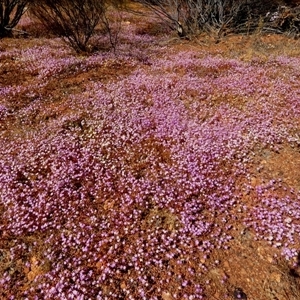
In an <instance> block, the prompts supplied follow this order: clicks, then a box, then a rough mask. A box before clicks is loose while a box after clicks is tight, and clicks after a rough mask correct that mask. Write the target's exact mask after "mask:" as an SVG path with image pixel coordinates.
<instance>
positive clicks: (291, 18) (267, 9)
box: [138, 0, 299, 37]
mask: <svg viewBox="0 0 300 300" xmlns="http://www.w3.org/2000/svg"><path fill="white" fill-rule="evenodd" d="M138 1H139V2H140V3H141V4H143V5H145V6H146V7H148V8H150V9H151V10H152V11H154V12H155V13H156V15H158V16H159V17H160V18H163V19H165V20H167V21H169V22H170V23H171V26H172V27H173V28H174V29H176V30H177V32H178V34H179V36H181V37H185V36H187V35H190V34H197V33H199V32H203V31H204V32H207V33H210V34H211V33H214V34H217V36H218V37H220V36H222V35H225V34H227V33H229V32H234V33H251V32H254V31H256V30H257V29H259V30H260V29H262V30H264V31H268V30H269V31H273V32H274V31H275V32H279V33H282V32H286V31H292V32H294V33H295V32H299V12H298V10H299V9H298V10H297V8H293V9H291V8H288V7H285V6H280V4H282V3H284V2H279V1H264V2H262V1H258V0H250V1H249V0H242V1H238V0H138ZM278 23H279V24H278Z"/></svg>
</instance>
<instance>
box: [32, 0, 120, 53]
mask: <svg viewBox="0 0 300 300" xmlns="http://www.w3.org/2000/svg"><path fill="white" fill-rule="evenodd" d="M111 5H114V6H116V3H113V2H111V1H110V2H109V1H106V0H100V1H98V0H84V1H81V0H75V1H70V0H62V1H56V0H43V1H36V2H35V3H34V5H33V9H32V13H33V15H34V16H36V17H38V19H39V20H40V21H41V22H42V23H43V25H44V26H45V27H46V28H47V30H49V31H50V32H53V33H54V34H56V35H59V36H61V37H63V38H64V39H65V41H66V42H67V43H68V44H70V45H71V46H72V47H73V48H74V49H75V50H76V51H77V52H80V51H84V52H86V51H88V50H89V47H88V42H89V41H90V39H91V37H92V35H93V34H94V33H95V28H96V26H97V25H99V24H101V25H102V27H103V28H104V29H106V30H107V31H109V30H110V26H109V20H108V18H107V15H106V12H107V10H108V8H109V6H111ZM109 34H110V31H109Z"/></svg>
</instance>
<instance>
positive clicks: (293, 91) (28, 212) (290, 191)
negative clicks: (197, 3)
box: [0, 15, 300, 300]
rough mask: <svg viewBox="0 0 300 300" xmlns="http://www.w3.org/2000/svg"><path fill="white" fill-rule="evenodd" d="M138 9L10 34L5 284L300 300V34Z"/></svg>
mask: <svg viewBox="0 0 300 300" xmlns="http://www.w3.org/2000/svg"><path fill="white" fill-rule="evenodd" d="M132 18H133V17H132V16H129V15H128V16H127V20H126V17H125V20H124V26H123V30H122V31H121V32H120V36H119V39H120V45H119V49H118V55H117V56H116V55H115V54H112V53H110V52H106V53H103V52H99V53H95V54H93V55H88V56H82V55H74V53H73V52H72V51H71V50H70V49H69V48H67V47H66V46H65V45H64V44H63V43H62V42H61V41H60V40H59V39H53V38H52V39H48V38H40V39H38V40H35V39H32V40H30V39H28V40H25V41H22V45H21V47H20V46H19V47H18V46H17V45H20V41H19V40H15V41H11V40H2V41H1V44H0V47H1V52H0V64H1V69H0V72H1V76H0V95H1V97H0V99H1V102H0V128H1V131H0V147H1V154H2V155H1V157H0V234H1V239H0V296H1V297H2V298H3V299H153V300H154V299H163V300H168V299H239V297H240V299H274V297H277V298H279V299H299V295H300V292H299V276H300V275H299V268H300V263H299V251H300V247H299V234H300V222H299V219H300V218H299V217H300V210H299V202H300V195H299V188H300V185H299V182H300V178H299V172H298V171H297V170H299V167H300V152H299V143H300V140H299V128H300V127H299V125H300V124H299V114H300V88H299V74H300V73H299V65H300V58H299V52H297V51H298V50H297V49H299V48H297V46H298V47H299V42H298V41H293V43H294V44H293V45H294V46H293V45H290V46H288V45H287V42H286V41H289V40H286V39H285V38H284V37H281V38H274V37H273V36H269V37H261V38H258V37H255V38H247V37H232V39H230V38H228V39H229V40H228V42H226V41H224V42H222V43H220V44H218V45H216V44H210V42H209V40H206V41H204V40H203V39H202V40H201V38H200V39H199V41H198V43H196V42H195V43H190V42H181V41H175V42H174V41H173V42H172V41H171V42H169V44H168V45H167V46H166V43H164V40H165V39H166V37H165V36H164V35H163V30H162V32H161V33H160V34H161V35H159V36H155V35H153V34H152V35H151V34H147V28H149V24H148V23H147V21H146V20H144V19H143V18H142V17H139V16H135V17H134V19H132ZM133 21H134V22H133ZM20 26H25V25H22V24H21V25H20ZM30 26H31V25H30ZM152 33H153V32H152ZM272 39H273V40H272ZM233 41H234V42H235V45H237V46H236V47H234V49H233V48H231V47H232V42H233ZM239 43H240V44H239ZM247 43H248V45H249V49H248V50H247V49H245V45H247ZM132 46H135V48H133V47H132ZM270 47H271V48H270ZM293 47H295V48H293ZM129 49H131V51H128V50H129ZM132 49H133V50H132ZM270 49H271V50H270ZM283 50H284V51H285V53H284V51H283ZM238 51H239V52H238ZM288 51H289V52H288ZM270 52H271V53H270ZM266 53H267V54H268V55H266ZM17 70H18V72H16V71H17ZM241 297H242V298H241Z"/></svg>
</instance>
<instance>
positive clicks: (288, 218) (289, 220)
mask: <svg viewBox="0 0 300 300" xmlns="http://www.w3.org/2000/svg"><path fill="white" fill-rule="evenodd" d="M284 221H285V222H286V223H287V224H290V223H292V218H290V217H287V218H285V219H284Z"/></svg>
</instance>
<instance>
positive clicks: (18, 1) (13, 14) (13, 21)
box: [0, 0, 28, 38]
mask: <svg viewBox="0 0 300 300" xmlns="http://www.w3.org/2000/svg"><path fill="white" fill-rule="evenodd" d="M27 3H28V0H0V38H3V37H6V36H10V35H11V34H12V30H13V28H14V27H15V26H16V25H17V24H18V22H19V21H20V19H21V17H22V15H23V14H24V12H25V10H26V5H27Z"/></svg>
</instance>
